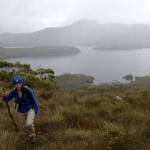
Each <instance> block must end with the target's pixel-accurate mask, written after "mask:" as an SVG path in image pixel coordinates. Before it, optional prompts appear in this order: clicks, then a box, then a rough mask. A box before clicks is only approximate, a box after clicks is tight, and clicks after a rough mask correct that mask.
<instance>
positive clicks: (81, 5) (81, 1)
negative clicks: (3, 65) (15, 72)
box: [0, 0, 150, 33]
mask: <svg viewBox="0 0 150 150" xmlns="http://www.w3.org/2000/svg"><path fill="white" fill-rule="evenodd" d="M81 18H84V19H92V20H97V21H98V22H99V23H101V24H108V23H123V24H134V23H143V24H149V25H150V19H149V18H150V1H149V0H0V33H1V32H33V31H36V30H40V29H43V28H47V27H58V26H64V25H68V24H71V23H73V22H75V21H77V20H79V19H81Z"/></svg>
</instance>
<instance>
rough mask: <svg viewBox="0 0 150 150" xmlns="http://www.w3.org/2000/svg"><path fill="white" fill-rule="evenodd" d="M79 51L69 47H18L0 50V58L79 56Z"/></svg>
mask: <svg viewBox="0 0 150 150" xmlns="http://www.w3.org/2000/svg"><path fill="white" fill-rule="evenodd" d="M79 53H80V50H79V49H78V48H76V47H71V46H38V47H19V48H1V47H0V58H1V59H6V58H18V57H39V56H40V57H41V56H44V57H47V56H64V55H65V56H67V55H73V54H79Z"/></svg>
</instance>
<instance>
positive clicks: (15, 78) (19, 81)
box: [12, 76, 23, 85]
mask: <svg viewBox="0 0 150 150" xmlns="http://www.w3.org/2000/svg"><path fill="white" fill-rule="evenodd" d="M12 82H13V84H14V85H16V84H18V83H20V84H23V80H22V78H21V77H20V76H15V77H14V78H13V79H12Z"/></svg>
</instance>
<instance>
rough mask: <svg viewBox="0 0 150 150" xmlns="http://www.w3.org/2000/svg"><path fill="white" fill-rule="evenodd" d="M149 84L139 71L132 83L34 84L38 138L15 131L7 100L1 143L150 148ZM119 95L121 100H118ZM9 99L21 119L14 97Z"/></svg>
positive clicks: (60, 149) (71, 149)
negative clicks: (31, 140)
mask: <svg viewBox="0 0 150 150" xmlns="http://www.w3.org/2000/svg"><path fill="white" fill-rule="evenodd" d="M41 72H43V70H42V71H41ZM35 76H37V75H35ZM24 77H25V76H24ZM41 77H42V78H44V76H39V78H41ZM42 80H43V79H42ZM30 81H31V80H30ZM4 82H6V81H4ZM148 84H150V78H149V77H148V76H147V77H143V78H142V77H141V78H139V77H137V78H136V81H135V82H134V83H129V84H124V85H122V84H121V83H117V82H114V83H112V84H102V85H93V84H91V85H86V86H85V87H84V88H82V89H81V88H80V89H78V91H77V90H76V91H70V92H69V91H68V92H67V91H65V92H63V91H59V90H52V88H47V90H45V87H44V86H43V88H41V89H39V88H38V87H37V86H34V87H33V88H34V92H35V94H36V97H37V101H38V104H39V109H40V114H39V115H38V116H37V117H36V124H35V126H36V133H37V141H36V143H35V144H30V143H27V142H25V140H24V136H23V135H21V134H20V133H15V130H14V127H13V125H12V122H11V119H10V118H9V115H8V113H7V108H6V106H5V103H2V104H1V106H0V110H1V111H0V149H1V150H6V149H7V150H20V149H21V150H32V149H34V150H41V149H42V150H64V149H66V150H85V149H86V150H99V149H100V150H134V149H135V150H141V149H143V150H149V149H150V130H149V126H150V90H149V87H148V86H147V85H148ZM100 87H101V88H100ZM102 87H103V88H102ZM116 95H119V96H120V97H121V98H122V100H116V99H115V97H116ZM9 104H10V107H11V112H12V114H13V116H14V117H15V121H16V122H17V124H18V116H17V113H16V110H15V109H14V102H13V101H11V102H9Z"/></svg>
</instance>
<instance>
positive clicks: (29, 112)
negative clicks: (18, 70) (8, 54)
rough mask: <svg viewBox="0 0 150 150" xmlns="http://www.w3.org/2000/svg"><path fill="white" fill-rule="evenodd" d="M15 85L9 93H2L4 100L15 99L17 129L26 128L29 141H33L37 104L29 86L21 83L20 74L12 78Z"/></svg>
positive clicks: (22, 129)
mask: <svg viewBox="0 0 150 150" xmlns="http://www.w3.org/2000/svg"><path fill="white" fill-rule="evenodd" d="M12 82H13V84H14V86H15V88H14V89H12V90H11V91H10V92H9V93H3V94H2V96H3V97H4V98H5V100H7V101H9V100H11V99H13V98H15V99H16V102H17V104H18V113H19V129H20V131H24V130H26V129H27V131H28V133H29V139H28V140H29V141H30V142H35V128H34V117H35V114H38V105H37V102H36V98H35V95H34V93H33V91H32V89H31V88H29V87H26V86H24V85H23V80H22V78H21V77H20V76H15V77H14V78H13V79H12Z"/></svg>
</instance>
